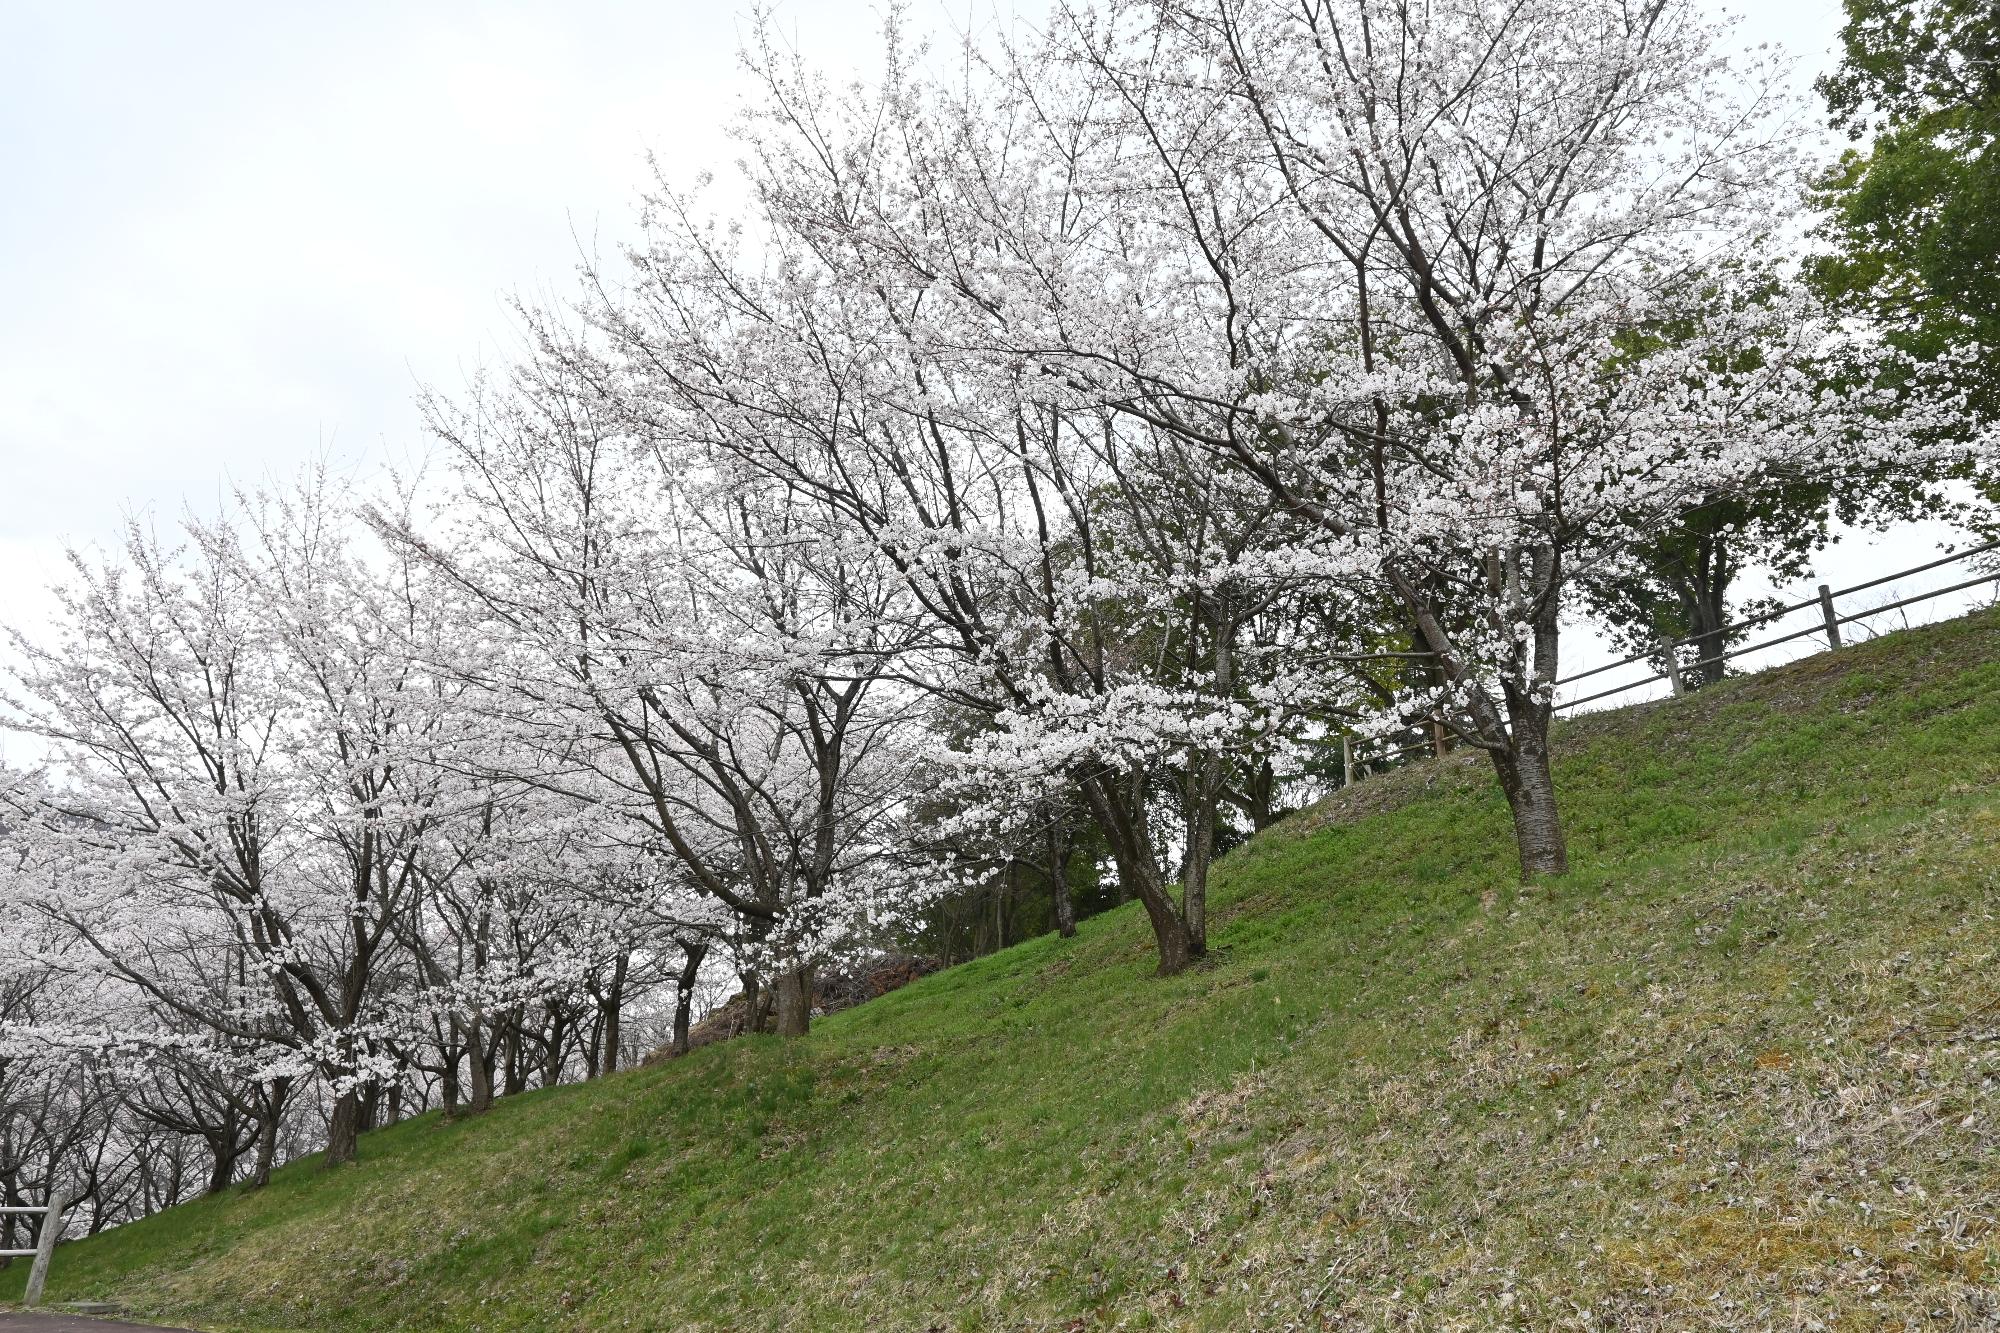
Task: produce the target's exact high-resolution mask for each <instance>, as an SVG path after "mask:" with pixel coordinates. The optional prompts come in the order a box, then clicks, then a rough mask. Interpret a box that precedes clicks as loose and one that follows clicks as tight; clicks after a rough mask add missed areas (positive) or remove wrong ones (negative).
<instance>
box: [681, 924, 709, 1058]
mask: <svg viewBox="0 0 2000 1333" xmlns="http://www.w3.org/2000/svg"><path fill="white" fill-rule="evenodd" d="M681 951H682V958H681V972H680V976H679V977H678V978H676V981H677V982H678V985H676V987H675V989H674V1045H673V1052H674V1054H675V1055H686V1054H687V1053H688V1029H689V1027H690V1026H691V1024H692V1021H693V1018H694V988H695V983H696V982H697V981H698V980H700V978H701V963H702V959H704V958H706V957H707V956H708V941H707V940H697V941H695V942H694V943H692V944H682V945H681Z"/></svg>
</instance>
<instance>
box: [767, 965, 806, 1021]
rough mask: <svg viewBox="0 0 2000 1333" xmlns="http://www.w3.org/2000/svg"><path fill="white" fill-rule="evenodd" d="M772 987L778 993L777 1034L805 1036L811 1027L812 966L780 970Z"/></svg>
mask: <svg viewBox="0 0 2000 1333" xmlns="http://www.w3.org/2000/svg"><path fill="white" fill-rule="evenodd" d="M772 989H773V990H775V991H776V992H777V993H778V1035H779V1036H781V1037H803V1036H805V1035H806V1033H807V1031H808V1030H810V1029H811V1027H812V1002H813V970H812V968H811V967H809V966H804V967H795V968H793V969H792V970H791V971H789V972H780V973H779V974H778V978H777V980H776V981H775V982H774V983H773V985H772Z"/></svg>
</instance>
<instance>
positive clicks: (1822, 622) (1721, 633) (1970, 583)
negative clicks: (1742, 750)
mask: <svg viewBox="0 0 2000 1333" xmlns="http://www.w3.org/2000/svg"><path fill="white" fill-rule="evenodd" d="M1996 550H2000V542H1986V543H1984V544H1982V545H1979V546H1971V547H1967V548H1966V549H1965V550H1963V551H1954V552H1953V553H1951V554H1950V555H1946V556H1941V557H1939V558H1938V559H1936V560H1932V561H1929V562H1928V563H1926V564H1921V565H1915V566H1912V567H1911V568H1909V569H1901V570H1897V571H1896V572H1895V573H1893V574H1884V575H1882V576H1881V577H1879V578H1873V579H1869V580H1868V581H1867V582H1865V583H1856V584H1853V585H1851V586H1849V587H1846V588H1829V587H1828V586H1827V585H1826V584H1824V583H1822V584H1820V585H1819V591H1818V592H1817V593H1815V594H1814V595H1813V596H1811V597H1808V598H1805V599H1804V600H1803V601H1797V602H1791V603H1788V604H1786V605H1784V606H1778V607H1774V608H1772V609H1771V610H1769V611H1765V612H1763V613H1762V614H1760V615H1754V616H1747V617H1745V618H1744V619H1742V620H1736V621H1731V622H1730V623H1729V624H1727V625H1723V626H1721V627H1720V628H1718V629H1716V630H1714V631H1713V632H1711V633H1710V634H1707V635H1701V636H1692V635H1691V636H1689V637H1687V638H1684V639H1662V640H1661V641H1660V642H1659V643H1658V644H1657V645H1656V646H1655V647H1653V648H1652V649H1651V650H1649V651H1647V652H1643V653H1634V654H1632V655H1631V656H1630V657H1621V658H1619V659H1618V660H1617V661H1615V662H1606V663H1605V664H1604V665H1602V666H1594V667H1592V668H1590V670H1588V671H1579V672H1577V673H1576V674H1575V675H1573V676H1564V677H1562V678H1561V679H1559V680H1557V681H1556V688H1557V689H1561V688H1562V687H1563V686H1565V685H1574V684H1576V683H1577V682H1578V681H1582V680H1589V679H1592V678H1593V677H1596V676H1601V675H1603V674H1604V673H1606V672H1608V671H1616V670H1617V669H1618V668H1620V667H1626V666H1631V665H1632V664H1633V663H1635V662H1645V663H1649V664H1655V665H1658V666H1660V667H1661V669H1660V670H1658V671H1655V672H1654V673H1653V674H1651V675H1649V676H1645V677H1643V678H1642V679H1639V680H1632V681H1626V682H1625V683H1624V684H1622V685H1612V686H1609V687H1608V688H1605V689H1601V690H1598V691H1596V692H1594V693H1591V694H1586V695H1583V696H1581V697H1580V698H1574V699H1566V700H1564V701H1563V702H1561V703H1559V704H1557V705H1556V712H1558V713H1562V712H1566V711H1567V710H1569V709H1572V708H1580V707H1582V706H1583V705H1584V704H1589V703H1596V702H1598V701H1599V700H1602V699H1609V698H1612V697H1614V696H1616V695H1620V694H1625V693H1628V692H1630V691H1632V690H1638V689H1644V688H1645V687H1646V686H1648V685H1656V684H1658V683H1659V682H1661V681H1666V682H1667V684H1668V686H1669V687H1670V688H1671V689H1672V690H1673V692H1674V693H1675V694H1677V695H1678V694H1682V693H1685V692H1686V690H1687V680H1686V677H1687V675H1688V673H1690V672H1693V671H1695V670H1697V669H1699V668H1701V667H1704V666H1710V665H1713V664H1715V663H1719V662H1726V661H1729V660H1731V659H1733V658H1737V657H1742V656H1744V655H1745V654H1747V653H1754V652H1760V651H1762V650H1763V649H1766V648H1775V647H1778V646H1779V645H1780V644H1786V643H1793V642H1796V641H1798V640H1800V639H1806V638H1810V637H1812V636H1814V635H1818V636H1821V637H1823V638H1824V639H1825V640H1826V647H1827V648H1828V649H1834V648H1839V647H1841V646H1842V644H1843V643H1844V642H1845V639H1844V637H1843V636H1842V634H1841V627H1842V626H1843V625H1852V624H1855V623H1857V622H1859V621H1862V620H1866V619H1868V618H1869V617H1870V616H1879V615H1883V614H1885V613H1887V612H1890V611H1897V610H1901V609H1902V608H1904V607H1907V606H1915V605H1917V604H1918V603H1920V602H1928V601H1931V600H1934V599H1935V598H1939V597H1946V596H1949V595H1950V594H1952V593H1955V592H1964V591H1966V590H1967V589H1970V588H1977V587H1979V586H1980V585H1982V584H1987V583H2000V570H1995V571H1994V572H1991V573H1982V574H1979V575H1977V576H1976V577H1973V578H1968V579H1960V580H1959V581H1957V582H1955V583H1950V584H1947V585H1946V586H1944V587H1942V588H1932V589H1930V590H1929V591H1927V592H1920V593H1917V594H1915V595H1913V596H1909V597H1900V598H1898V599H1896V600H1895V601H1893V602H1886V603H1883V604H1882V605H1880V606H1864V607H1861V608H1859V609H1856V610H1852V611H1848V612H1846V613H1845V614H1843V613H1842V611H1841V607H1840V599H1841V598H1843V597H1852V596H1854V595H1855V594H1856V593H1863V592H1867V591H1869V590H1870V589H1872V588H1879V587H1881V586H1882V585H1884V584H1886V583H1894V582H1896V581H1897V580H1898V579H1906V578H1910V577H1911V576H1913V575H1916V574H1927V573H1929V572H1930V571H1931V570H1934V569H1943V568H1944V567H1946V566H1947V565H1955V564H1958V563H1960V562H1961V561H1965V560H1970V559H1971V558H1972V557H1974V556H1977V555H1985V554H1987V553H1989V552H1993V551H1996ZM1814 607H1817V608H1818V609H1819V613H1820V614H1819V617H1818V618H1817V619H1816V620H1814V621H1813V623H1812V624H1810V625H1807V626H1806V627H1805V628H1803V629H1795V630H1791V631H1788V632H1787V633H1784V634H1780V635H1777V636H1776V637H1774V638H1768V639H1760V640H1758V641H1757V642H1755V643H1746V644H1743V645H1741V646H1739V647H1735V648H1730V649H1727V650H1726V651H1724V652H1719V653H1715V654H1713V655H1711V656H1708V657H1702V658H1697V659H1695V660H1694V661H1692V662H1683V661H1681V660H1680V650H1681V649H1682V648H1684V647H1687V646H1688V645H1690V644H1695V643H1697V642H1698V641H1699V640H1700V639H1709V640H1719V639H1726V638H1727V636H1729V635H1732V634H1736V633H1739V632H1741V631H1744V630H1751V629H1756V628H1758V627H1759V626H1764V625H1770V624H1771V623H1773V622H1774V621H1779V620H1783V619H1784V618H1785V617H1786V616H1790V615H1794V614H1796V613H1797V612H1800V611H1804V610H1808V609H1810V608H1814ZM1413 656H1422V657H1428V656H1429V654H1428V653H1425V654H1413ZM1430 726H1431V730H1432V735H1431V738H1430V739H1429V740H1424V741H1419V742H1417V743H1416V744H1414V745H1404V746H1400V747H1397V748H1395V749H1390V750H1383V751H1376V752H1373V753H1369V752H1365V751H1363V749H1362V748H1361V747H1360V746H1359V745H1357V744H1355V743H1354V742H1352V741H1351V740H1350V739H1348V738H1346V737H1343V738H1342V740H1341V750H1342V759H1343V767H1344V768H1345V770H1346V773H1345V778H1346V780H1347V781H1348V782H1355V781H1358V780H1359V779H1360V778H1363V777H1366V776H1367V774H1368V772H1369V770H1370V769H1373V768H1380V767H1386V766H1391V765H1394V764H1396V763H1397V762H1399V761H1401V760H1404V759H1407V758H1410V757H1411V756H1413V755H1419V754H1427V753H1428V754H1439V755H1441V754H1443V753H1445V751H1446V750H1448V749H1449V748H1450V744H1451V742H1450V736H1449V729H1448V728H1446V727H1444V726H1443V725H1442V724H1441V722H1440V721H1438V720H1436V719H1433V720H1432V722H1431V723H1430Z"/></svg>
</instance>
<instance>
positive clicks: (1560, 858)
mask: <svg viewBox="0 0 2000 1333" xmlns="http://www.w3.org/2000/svg"><path fill="white" fill-rule="evenodd" d="M1529 731H1530V727H1529V725H1528V724H1526V723H1525V722H1523V721H1520V720H1517V721H1516V722H1515V724H1514V741H1513V744H1512V745H1511V746H1510V747H1509V748H1508V750H1507V751H1506V752H1503V753H1495V754H1494V756H1493V763H1494V767H1495V768H1496V769H1498V770H1499V774H1500V789H1501V790H1502V791H1504V792H1506V794H1507V805H1508V807H1509V809H1510V810H1512V812H1513V815H1514V842H1515V845H1516V847H1517V848H1518V849H1519V851H1520V855H1521V880H1522V882H1523V883H1526V882H1527V881H1529V880H1531V879H1535V878H1537V877H1539V876H1542V875H1560V874H1564V873H1565V872H1567V871H1568V870H1569V848H1568V846H1567V844H1566V843H1565V842H1564V840H1563V830H1562V819H1561V817H1560V815H1559V814H1558V813H1557V810H1556V782H1555V774H1554V771H1553V770H1552V769H1551V768H1550V766H1549V746H1548V731H1547V723H1546V722H1544V723H1543V724H1542V728H1541V733H1542V734H1540V735H1531V734H1526V733H1528V732H1529Z"/></svg>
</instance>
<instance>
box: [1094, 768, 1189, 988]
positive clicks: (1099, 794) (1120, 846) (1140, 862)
mask: <svg viewBox="0 0 2000 1333" xmlns="http://www.w3.org/2000/svg"><path fill="white" fill-rule="evenodd" d="M1079 785H1080V786H1081V787H1082V789H1083V794H1084V799H1085V800H1086V801H1088V802H1089V804H1090V808H1091V813H1092V814H1093V815H1094V816H1095V817H1096V819H1097V823H1098V827H1099V828H1101V829H1102V830H1103V831H1104V837H1105V841H1106V842H1108V843H1110V845H1111V855H1112V859H1113V860H1115V861H1116V862H1117V864H1118V883H1119V894H1120V899H1121V901H1122V900H1124V899H1127V898H1137V899H1138V900H1139V901H1140V902H1141V903H1142V904H1144V905H1145V908H1146V919H1147V921H1148V922H1150V923H1151V925H1152V927H1153V942H1154V944H1155V945H1156V946H1157V947H1158V949H1159V955H1160V967H1159V973H1160V975H1161V976H1163V977H1170V976H1173V975H1174V974H1175V973H1177V972H1184V971H1186V970H1187V968H1188V965H1189V964H1190V963H1192V962H1193V961H1194V960H1195V959H1197V958H1199V957H1201V956H1202V953H1203V952H1204V948H1205V945H1204V942H1203V941H1200V940H1197V939H1195V938H1194V937H1193V936H1191V935H1190V934H1189V933H1188V928H1187V923H1186V922H1185V921H1184V920H1183V919H1182V917H1181V913H1180V909H1178V908H1177V907H1176V906H1175V905H1174V900H1173V898H1172V897H1171V896H1170V895H1169V894H1168V893H1167V890H1166V886H1165V885H1164V884H1162V883H1161V882H1160V869H1159V863H1158V861H1157V860H1156V859H1155V857H1154V856H1153V848H1152V841H1151V838H1150V835H1148V834H1147V832H1146V829H1145V825H1144V822H1143V821H1144V818H1145V811H1144V810H1143V808H1141V809H1140V810H1138V811H1137V812H1136V813H1135V812H1134V811H1133V810H1131V809H1129V808H1127V806H1126V804H1125V802H1124V800H1123V799H1122V798H1121V797H1120V795H1119V794H1118V793H1117V791H1116V790H1115V789H1114V784H1112V783H1111V782H1108V781H1106V780H1105V779H1103V778H1101V777H1096V776H1091V777H1084V778H1081V779H1080V780H1079ZM1133 785H1134V788H1135V789H1137V786H1138V778H1137V775H1135V776H1134V779H1133ZM1139 801H1140V802H1141V803H1143V801H1144V796H1143V794H1141V795H1140V797H1139ZM1190 887H1191V888H1192V887H1193V886H1190ZM1199 896H1200V895H1199V891H1198V890H1197V891H1196V897H1197V899H1199ZM1198 909H1199V903H1198V902H1197V910H1198Z"/></svg>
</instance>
